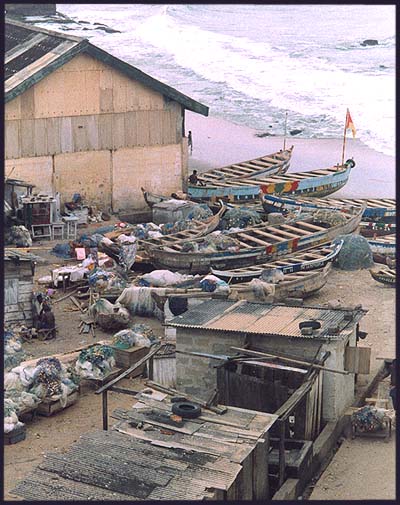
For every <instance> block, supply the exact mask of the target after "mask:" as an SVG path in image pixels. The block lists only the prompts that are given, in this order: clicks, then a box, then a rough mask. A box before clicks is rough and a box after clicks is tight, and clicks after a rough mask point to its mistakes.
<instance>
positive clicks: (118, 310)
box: [88, 298, 130, 330]
mask: <svg viewBox="0 0 400 505" xmlns="http://www.w3.org/2000/svg"><path fill="white" fill-rule="evenodd" d="M88 316H89V317H91V318H93V319H94V321H95V322H96V323H97V324H98V325H99V326H101V328H103V329H105V330H119V329H121V328H126V327H127V326H128V324H129V320H130V316H129V312H128V310H127V309H126V308H125V307H122V306H121V305H120V304H119V303H118V301H117V303H115V304H113V303H111V302H109V301H108V300H106V299H105V298H100V299H99V300H97V301H96V302H95V303H94V304H93V305H91V306H90V307H89V310H88Z"/></svg>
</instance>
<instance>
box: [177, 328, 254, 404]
mask: <svg viewBox="0 0 400 505" xmlns="http://www.w3.org/2000/svg"><path fill="white" fill-rule="evenodd" d="M245 338H246V337H245V335H244V334H233V333H232V334H228V333H226V332H210V331H202V330H194V329H183V328H177V329H176V349H177V351H178V350H179V351H191V352H206V353H209V354H232V349H230V346H231V345H234V346H239V347H240V346H242V345H243V344H244V342H245ZM220 363H221V361H219V360H215V359H208V358H200V357H197V356H188V355H185V354H180V353H177V354H176V385H177V389H178V390H179V391H182V392H187V393H188V394H193V395H195V396H198V397H200V398H204V399H208V398H209V397H210V395H211V392H212V391H213V390H214V389H215V388H216V387H217V371H216V369H215V368H213V367H214V366H215V365H218V364H220Z"/></svg>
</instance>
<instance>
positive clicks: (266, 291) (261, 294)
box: [249, 279, 275, 302]
mask: <svg viewBox="0 0 400 505" xmlns="http://www.w3.org/2000/svg"><path fill="white" fill-rule="evenodd" d="M249 286H250V288H251V290H252V292H253V294H254V298H255V299H256V300H261V301H264V302H273V300H274V296H275V284H274V283H271V282H265V281H263V280H261V279H252V280H251V281H250V282H249Z"/></svg>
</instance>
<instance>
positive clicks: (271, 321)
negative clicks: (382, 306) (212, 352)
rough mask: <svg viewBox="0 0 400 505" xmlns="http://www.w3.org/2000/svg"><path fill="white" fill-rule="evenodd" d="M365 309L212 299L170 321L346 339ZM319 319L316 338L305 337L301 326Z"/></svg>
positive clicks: (219, 328)
mask: <svg viewBox="0 0 400 505" xmlns="http://www.w3.org/2000/svg"><path fill="white" fill-rule="evenodd" d="M367 312H368V311H367V310H364V309H362V308H357V309H348V308H338V309H328V308H325V307H318V306H317V307H304V306H290V307H288V306H286V305H284V304H265V303H257V302H248V301H246V300H240V301H239V302H234V301H223V302H222V301H218V300H208V301H206V302H204V303H202V304H200V305H197V306H196V307H195V308H194V309H190V310H188V311H187V312H185V313H184V314H182V315H181V316H178V317H175V318H174V319H172V320H171V321H169V322H168V325H170V326H173V327H177V328H179V327H183V328H199V329H202V330H217V331H229V332H239V333H257V334H261V335H281V336H288V337H299V338H312V339H318V338H329V339H337V338H344V336H345V335H347V334H348V332H349V331H350V330H352V329H353V327H354V325H355V324H356V323H357V322H358V321H359V320H360V319H361V318H362V317H363V316H364V315H365V314H366V313H367ZM309 320H315V321H319V322H320V323H321V328H320V329H319V330H316V331H314V333H313V334H312V335H303V334H302V333H301V330H300V328H299V323H301V322H303V321H309Z"/></svg>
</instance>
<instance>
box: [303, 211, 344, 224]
mask: <svg viewBox="0 0 400 505" xmlns="http://www.w3.org/2000/svg"><path fill="white" fill-rule="evenodd" d="M311 215H312V217H313V221H314V222H315V223H321V224H324V223H327V224H329V225H330V226H337V225H340V224H344V223H346V222H347V219H346V216H345V215H344V214H343V212H339V211H336V210H330V209H318V210H316V211H314V212H312V213H311Z"/></svg>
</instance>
